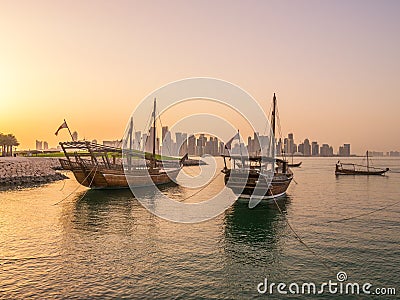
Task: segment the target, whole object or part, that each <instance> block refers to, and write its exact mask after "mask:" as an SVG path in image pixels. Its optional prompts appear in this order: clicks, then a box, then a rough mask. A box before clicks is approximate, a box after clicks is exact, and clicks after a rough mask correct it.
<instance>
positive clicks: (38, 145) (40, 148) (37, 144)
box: [36, 140, 43, 150]
mask: <svg viewBox="0 0 400 300" xmlns="http://www.w3.org/2000/svg"><path fill="white" fill-rule="evenodd" d="M42 149H43V142H42V141H38V140H36V150H42Z"/></svg>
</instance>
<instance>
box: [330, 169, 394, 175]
mask: <svg viewBox="0 0 400 300" xmlns="http://www.w3.org/2000/svg"><path fill="white" fill-rule="evenodd" d="M386 172H387V171H386V170H382V171H353V170H340V171H335V175H385V173H386Z"/></svg>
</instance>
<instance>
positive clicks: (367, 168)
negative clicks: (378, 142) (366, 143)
mask: <svg viewBox="0 0 400 300" xmlns="http://www.w3.org/2000/svg"><path fill="white" fill-rule="evenodd" d="M367 171H368V172H369V157H368V150H367Z"/></svg>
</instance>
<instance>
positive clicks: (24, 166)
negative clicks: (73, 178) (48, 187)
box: [0, 157, 68, 186]
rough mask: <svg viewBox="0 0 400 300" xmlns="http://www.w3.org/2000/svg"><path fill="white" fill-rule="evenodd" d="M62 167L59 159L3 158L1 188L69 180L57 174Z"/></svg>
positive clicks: (0, 166) (0, 167) (1, 163)
mask: <svg viewBox="0 0 400 300" xmlns="http://www.w3.org/2000/svg"><path fill="white" fill-rule="evenodd" d="M60 167H61V166H60V163H59V161H58V159H57V158H50V157H1V158H0V186H22V185H35V184H43V183H49V182H52V181H57V180H63V179H66V178H68V177H67V176H65V175H64V174H61V173H59V172H56V169H58V168H60Z"/></svg>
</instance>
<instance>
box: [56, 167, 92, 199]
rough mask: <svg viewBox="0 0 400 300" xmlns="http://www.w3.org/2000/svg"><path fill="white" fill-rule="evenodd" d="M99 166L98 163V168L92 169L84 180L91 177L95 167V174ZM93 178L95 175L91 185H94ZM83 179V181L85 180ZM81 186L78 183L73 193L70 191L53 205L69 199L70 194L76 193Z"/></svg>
mask: <svg viewBox="0 0 400 300" xmlns="http://www.w3.org/2000/svg"><path fill="white" fill-rule="evenodd" d="M97 167H98V165H96V168H92V170H91V171H90V172H89V174H88V175H87V176H86V177H85V179H83V181H85V180H86V179H88V178H89V176H90V174H92V172H93V170H94V169H95V173H94V174H96V171H97ZM93 179H94V176H93V177H92V181H91V182H90V184H89V187H90V186H91V185H92V183H93ZM83 181H82V182H83ZM80 187H81V185H80V184H78V186H77V187H76V188H75V189H74V190H73V191H72V192H71V193H69V194H68V195H67V196H66V197H64V198H63V199H61V200H60V201H58V202H56V203H54V204H52V205H58V204H60V203H61V202H63V201H64V200H66V199H68V198H69V196H71V195H72V194H73V193H75V192H76V191H77V190H78V189H79V188H80ZM86 192H87V190H86ZM86 192H85V194H84V195H83V196H85V195H86Z"/></svg>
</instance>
